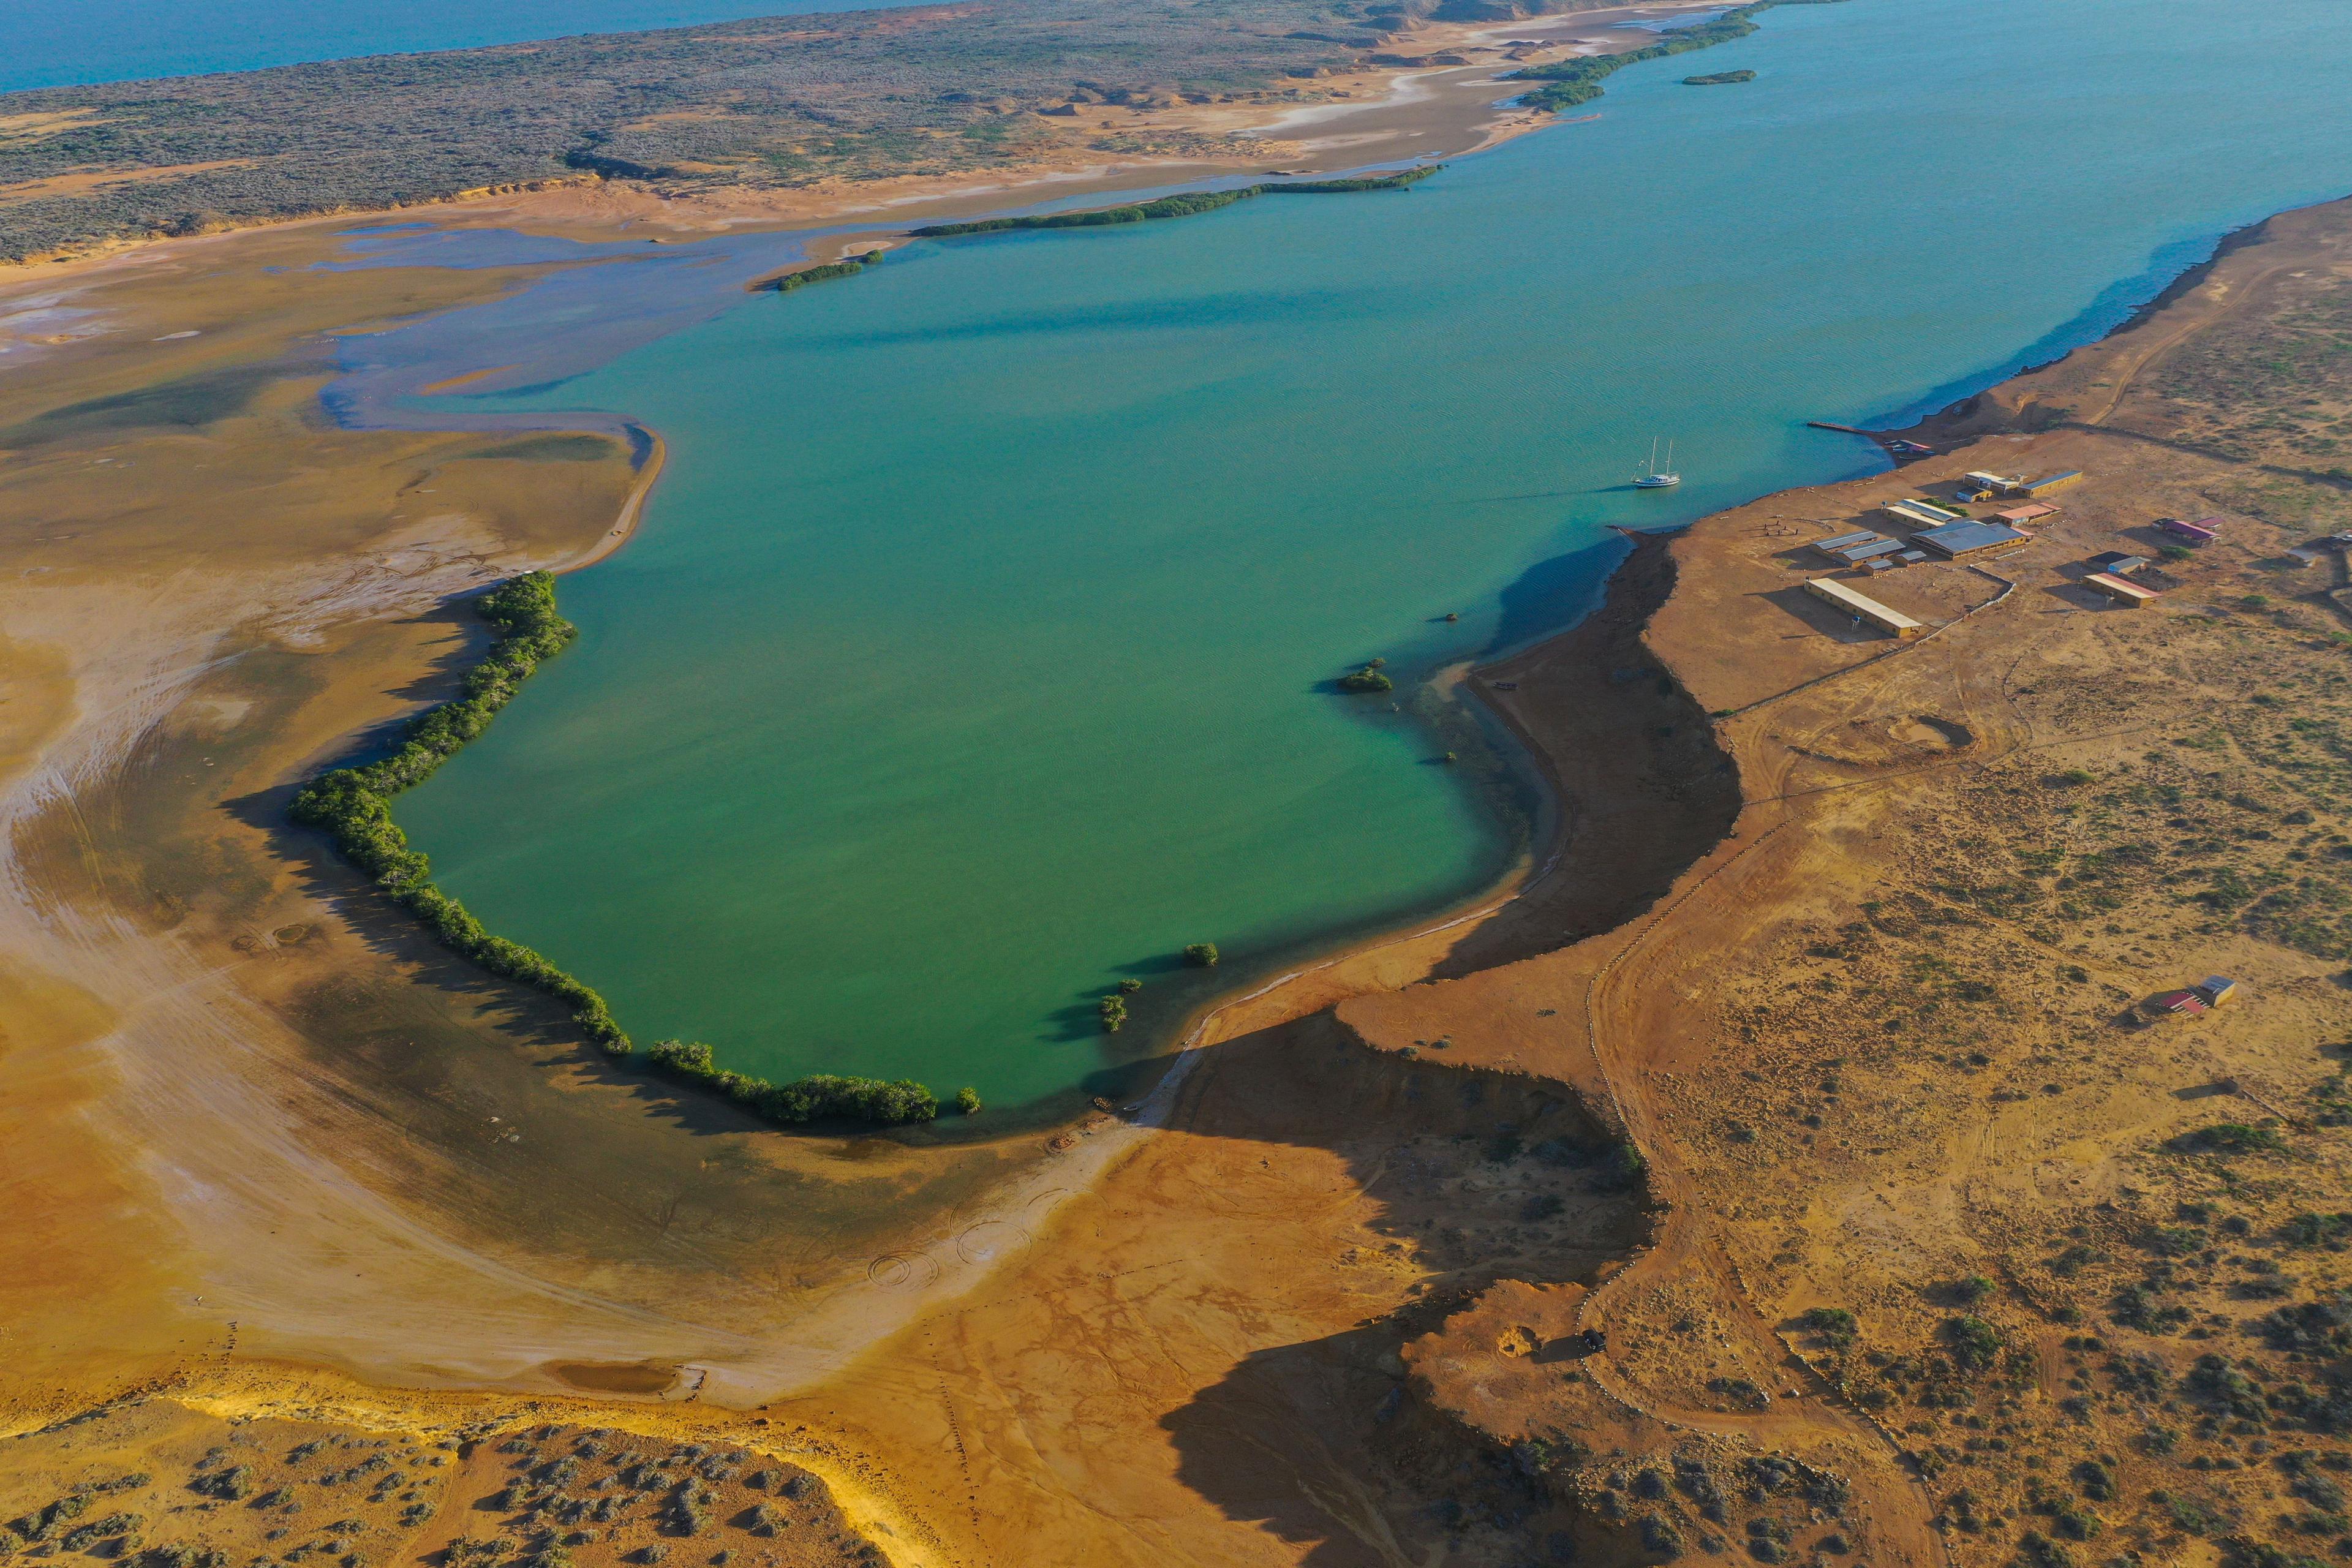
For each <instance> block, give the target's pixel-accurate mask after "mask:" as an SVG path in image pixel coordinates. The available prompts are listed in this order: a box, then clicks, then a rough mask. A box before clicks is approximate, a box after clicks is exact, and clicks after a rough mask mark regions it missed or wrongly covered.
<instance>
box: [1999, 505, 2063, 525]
mask: <svg viewBox="0 0 2352 1568" xmlns="http://www.w3.org/2000/svg"><path fill="white" fill-rule="evenodd" d="M2057 515H2058V509H2057V508H2056V507H2054V506H2052V505H2051V504H2050V503H2049V502H2048V501H2046V500H2030V501H2027V502H2026V503H2025V504H2024V505H2023V506H2013V507H2011V508H2010V509H2009V510H2007V511H1997V512H1995V513H1993V514H1992V520H1993V521H1995V522H2002V523H2007V524H2008V525H2009V526H2010V527H2011V528H2023V527H2025V526H2026V525H2027V524H2029V523H2035V522H2047V521H2050V520H2051V519H2052V518H2053V517H2056V516H2057Z"/></svg>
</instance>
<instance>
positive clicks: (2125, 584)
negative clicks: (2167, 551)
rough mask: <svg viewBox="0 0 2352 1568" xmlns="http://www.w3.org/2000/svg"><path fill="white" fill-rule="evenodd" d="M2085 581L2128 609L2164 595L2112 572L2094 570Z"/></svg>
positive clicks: (2133, 608) (2136, 607)
mask: <svg viewBox="0 0 2352 1568" xmlns="http://www.w3.org/2000/svg"><path fill="white" fill-rule="evenodd" d="M2083 581H2084V584H2086V585H2087V586H2089V587H2092V588H2095V589H2097V590H2098V591H2099V592H2100V593H2102V594H2105V595H2106V596H2107V597H2108V598H2110V599H2113V600H2114V601H2115V602H2116V604H2118V605H2122V606H2123V607H2124V608H2125V609H2126V610H2137V609H2138V608H2139V607H2140V606H2141V605H2145V604H2147V603H2148V602H2149V601H2150V600H2152V599H2158V598H2161V597H2163V595H2160V594H2158V592H2157V591H2156V590H2155V589H2153V588H2147V587H2143V586H2141V585H2140V584H2137V583H2134V582H2132V581H2130V580H2129V579H2128V578H2124V577H2118V576H2116V574H2114V573H2112V572H2094V573H2092V574H2090V575H2089V576H2087V577H2085V578H2084V579H2083Z"/></svg>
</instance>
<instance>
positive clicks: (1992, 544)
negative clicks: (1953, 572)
mask: <svg viewBox="0 0 2352 1568" xmlns="http://www.w3.org/2000/svg"><path fill="white" fill-rule="evenodd" d="M1911 542H1912V543H1914V544H1916V545H1918V546H1919V547H1920V548H1922V549H1924V550H1932V551H1934V552H1936V553H1937V554H1938V555H1940V556H1942V557H1943V558H1944V559H1945V560H1947V561H1967V560H1972V559H1974V558H1976V557H1978V556H1981V555H1998V554H2000V552H2003V551H2005V550H2014V549H2016V548H2017V547H2018V546H2019V545H2021V544H2030V543H2032V542H2033V536H2032V534H2030V533H2020V532H2019V531H2017V530H2015V529H2013V528H2011V527H2010V526H2009V525H2008V524H2006V523H2000V522H1948V523H1946V524H1944V526H1943V527H1941V528H1931V529H1928V530H1927V531H1926V532H1924V533H1915V534H1913V535H1912V536H1911Z"/></svg>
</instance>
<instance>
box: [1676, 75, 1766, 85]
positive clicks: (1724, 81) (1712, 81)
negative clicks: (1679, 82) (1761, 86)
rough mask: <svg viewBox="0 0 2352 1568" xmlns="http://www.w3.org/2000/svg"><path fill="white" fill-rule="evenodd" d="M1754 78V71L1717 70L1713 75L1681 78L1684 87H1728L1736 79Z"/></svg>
mask: <svg viewBox="0 0 2352 1568" xmlns="http://www.w3.org/2000/svg"><path fill="white" fill-rule="evenodd" d="M1755 79H1756V73H1755V72H1754V71H1717V72H1716V73H1715V74H1714V75H1713V76H1686V77H1685V78H1683V85H1684V86H1685V87H1728V86H1729V85H1730V84H1731V83H1733V82H1736V81H1754V80H1755Z"/></svg>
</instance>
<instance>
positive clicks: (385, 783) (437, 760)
mask: <svg viewBox="0 0 2352 1568" xmlns="http://www.w3.org/2000/svg"><path fill="white" fill-rule="evenodd" d="M474 607H475V610H476V612H477V613H478V615H480V616H481V617H482V619H484V620H486V621H488V622H489V623H490V625H491V626H495V627H496V628H498V633H499V637H498V640H497V641H496V642H494V643H492V644H491V645H490V651H489V652H488V654H487V655H486V656H485V657H484V658H483V659H482V662H481V663H479V664H478V665H476V666H475V667H474V668H472V669H470V670H468V671H467V674H466V679H465V684H464V686H463V688H462V689H461V690H460V694H459V695H458V696H457V698H455V699H454V700H450V701H447V702H444V703H443V704H441V706H439V707H438V708H435V709H431V710H427V711H426V712H425V713H422V714H420V715H418V716H417V718H416V719H415V721H414V722H412V723H411V724H410V725H409V727H408V731H407V733H406V735H405V736H404V737H403V739H402V741H401V743H400V746H399V749H397V750H396V751H394V752H393V753H392V755H390V756H388V757H385V758H383V759H382V760H380V761H377V762H373V763H368V764H366V765H365V766H364V767H356V768H334V769H331V770H330V771H328V772H326V773H321V774H320V775H319V776H318V777H317V778H316V779H313V780H312V781H311V782H310V784H307V785H305V786H304V787H303V788H302V789H301V790H300V791H299V792H298V793H297V794H296V795H295V796H294V800H293V803H292V805H291V806H290V807H289V815H290V816H292V817H293V818H294V820H295V821H297V822H299V823H300V824H302V825H303V826H306V827H316V828H320V829H321V830H323V831H324V832H325V833H326V834H327V835H328V836H329V837H331V838H332V839H333V840H334V843H335V848H336V850H337V852H338V853H340V854H341V856H342V857H343V858H344V859H346V860H348V861H350V862H351V863H352V865H353V866H355V867H357V868H359V870H360V872H361V873H362V875H364V876H365V877H366V878H367V879H369V880H370V881H373V883H374V884H375V885H376V886H377V887H378V888H381V889H383V891H384V892H385V893H386V894H387V895H389V896H390V897H391V898H392V900H393V901H394V902H395V903H397V904H399V905H400V906H401V907H402V908H404V909H405V910H408V911H409V912H410V913H411V914H413V915H415V917H416V918H417V919H418V920H420V921H424V922H425V927H426V928H427V929H428V930H430V931H432V932H433V934H434V935H435V936H436V938H438V939H439V940H440V942H441V944H442V945H443V946H445V947H446V948H448V949H449V950H450V951H452V952H456V953H458V954H459V955H461V956H463V957H465V958H468V959H471V960H472V961H473V962H474V963H478V964H480V965H481V966H482V967H483V968H484V969H487V970H488V971H489V972H490V973H493V974H497V975H500V976H503V977H504V978H506V979H509V980H513V981H519V982H520V983H521V984H525V985H529V986H531V987H533V988H534V989H537V990H540V991H543V992H545V993H547V994H549V995H551V996H552V997H554V998H555V999H556V1000H557V1001H559V1002H562V1003H563V1004H565V1005H567V1006H569V1007H570V1008H571V1009H572V1021H573V1022H574V1023H576V1024H578V1025H579V1026H580V1028H581V1031H582V1032H583V1034H585V1035H586V1036H587V1037H589V1038H590V1039H592V1040H593V1041H595V1042H596V1044H597V1045H599V1046H601V1047H604V1049H605V1050H606V1051H607V1052H609V1053H610V1054H612V1055H614V1056H616V1057H619V1056H626V1055H628V1053H629V1037H628V1036H627V1035H626V1034H625V1033H623V1032H622V1029H621V1026H620V1022H619V1020H617V1019H615V1018H614V1016H613V1011H612V1009H611V1008H610V1007H608V1006H606V1005H605V1004H604V998H603V997H602V996H599V995H598V994H596V993H595V992H594V991H593V990H591V989H589V987H588V986H586V985H585V984H582V983H581V982H580V981H578V980H576V979H574V978H573V977H572V976H571V975H569V974H567V973H564V972H563V971H562V970H561V969H558V968H557V967H556V966H555V965H554V964H552V963H549V962H548V961H547V959H546V958H544V957H543V956H541V954H539V953H537V952H532V951H531V950H530V948H527V947H525V946H523V945H522V944H521V943H520V942H509V940H507V939H506V938H505V937H502V936H495V935H493V934H491V933H490V932H489V931H487V930H485V929H483V926H482V922H481V921H478V920H476V919H475V918H474V917H473V916H472V915H471V914H469V913H468V912H467V910H466V906H465V905H463V904H461V903H459V902H458V901H457V900H455V899H453V898H451V897H450V896H449V895H448V894H446V893H445V892H443V891H442V890H441V889H438V888H436V887H435V886H434V885H433V879H432V875H431V872H432V867H431V863H430V862H429V861H427V860H426V859H425V856H424V854H423V853H422V852H420V851H418V850H416V849H413V848H411V847H409V843H408V835H406V834H405V833H403V832H402V831H401V830H400V826H399V824H397V823H395V822H394V821H393V820H392V797H393V796H394V795H398V794H399V793H400V792H401V791H403V790H404V789H409V788H413V787H414V786H415V785H417V784H422V783H424V782H425V780H426V779H429V778H431V777H432V776H433V774H434V773H436V771H438V769H439V768H440V766H441V764H442V763H446V762H447V761H448V760H449V759H450V758H451V757H453V756H455V755H457V752H458V750H459V749H460V748H461V747H463V746H464V745H465V744H466V742H468V741H471V740H473V739H474V738H475V737H476V736H478V735H479V734H480V733H481V732H482V731H485V730H487V729H488V728H489V724H490V721H491V719H492V718H494V717H496V716H497V714H498V711H499V709H501V708H504V707H505V706H506V705H507V704H508V703H509V702H510V701H512V700H514V695H515V693H516V692H517V691H519V690H520V689H521V688H522V683H523V682H524V681H526V680H528V679H530V675H531V672H532V671H533V670H536V669H537V668H539V667H540V665H541V663H542V662H543V661H545V660H547V659H549V658H553V657H554V656H555V655H557V654H559V653H561V652H562V651H563V649H564V648H565V647H567V646H568V645H569V644H570V643H571V641H572V638H573V637H577V636H578V635H579V631H578V628H576V627H574V626H572V623H571V622H570V621H567V620H565V619H564V618H563V617H562V616H560V615H558V614H557V613H556V609H555V578H554V577H553V576H552V575H551V574H549V573H545V572H531V573H527V574H524V575H522V576H520V577H516V578H513V579H511V580H509V581H508V582H505V583H502V584H499V586H497V587H495V588H493V589H491V590H490V591H489V592H488V593H487V594H485V595H482V596H481V597H480V598H479V599H478V600H476V601H475V605H474Z"/></svg>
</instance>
